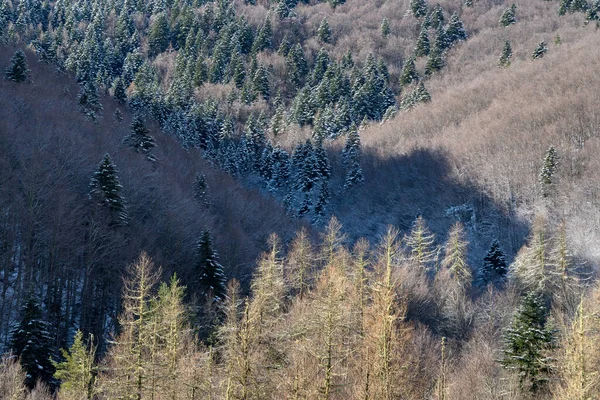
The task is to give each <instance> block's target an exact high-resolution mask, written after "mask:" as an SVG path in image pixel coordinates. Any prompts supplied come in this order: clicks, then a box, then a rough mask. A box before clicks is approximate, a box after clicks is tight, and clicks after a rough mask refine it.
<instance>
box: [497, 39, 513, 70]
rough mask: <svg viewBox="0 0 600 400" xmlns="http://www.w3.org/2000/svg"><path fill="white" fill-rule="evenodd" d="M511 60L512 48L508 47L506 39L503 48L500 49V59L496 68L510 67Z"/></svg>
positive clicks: (508, 43)
mask: <svg viewBox="0 0 600 400" xmlns="http://www.w3.org/2000/svg"><path fill="white" fill-rule="evenodd" d="M511 58H512V47H511V46H510V42H509V41H508V39H507V40H506V41H505V42H504V47H503V48H502V54H500V59H499V60H498V66H500V67H508V66H510V60H511Z"/></svg>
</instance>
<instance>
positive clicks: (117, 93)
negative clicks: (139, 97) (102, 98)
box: [113, 77, 127, 104]
mask: <svg viewBox="0 0 600 400" xmlns="http://www.w3.org/2000/svg"><path fill="white" fill-rule="evenodd" d="M113 97H114V98H115V100H117V101H118V102H119V103H121V104H124V103H125V102H127V92H126V90H125V84H124V83H123V79H121V77H117V78H116V79H115V81H114V83H113Z"/></svg>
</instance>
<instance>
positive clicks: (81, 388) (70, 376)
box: [54, 330, 98, 400]
mask: <svg viewBox="0 0 600 400" xmlns="http://www.w3.org/2000/svg"><path fill="white" fill-rule="evenodd" d="M61 353H62V357H63V359H64V361H63V362H60V363H55V364H54V366H55V367H56V373H55V374H54V377H55V378H56V379H58V380H60V382H61V385H60V393H59V398H60V399H65V400H70V399H72V400H76V399H89V400H91V399H93V398H94V396H95V395H96V394H97V393H98V389H97V388H96V384H95V381H96V373H97V371H96V367H95V365H94V361H95V360H94V359H95V356H96V347H95V346H94V345H93V336H91V335H90V339H89V343H88V344H87V345H86V344H85V343H84V341H83V333H81V331H79V330H78V331H77V332H76V333H75V338H74V340H73V344H72V345H71V347H70V348H69V350H68V351H66V350H64V349H61Z"/></svg>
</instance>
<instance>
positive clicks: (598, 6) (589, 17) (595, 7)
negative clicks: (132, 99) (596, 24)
mask: <svg viewBox="0 0 600 400" xmlns="http://www.w3.org/2000/svg"><path fill="white" fill-rule="evenodd" d="M598 13H600V0H594V1H593V2H592V5H591V7H590V8H589V9H588V11H587V14H586V16H585V20H586V23H588V22H589V21H599V20H600V16H598Z"/></svg>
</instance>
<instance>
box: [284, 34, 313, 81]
mask: <svg viewBox="0 0 600 400" xmlns="http://www.w3.org/2000/svg"><path fill="white" fill-rule="evenodd" d="M286 65H287V68H288V74H289V75H290V78H291V81H292V82H293V84H294V85H295V87H296V88H300V87H301V85H302V82H303V80H304V77H305V76H306V74H307V73H308V63H307V62H306V57H305V56H304V51H302V46H300V44H296V45H295V46H293V47H292V48H291V49H290V51H289V53H288V55H287V57H286Z"/></svg>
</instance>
